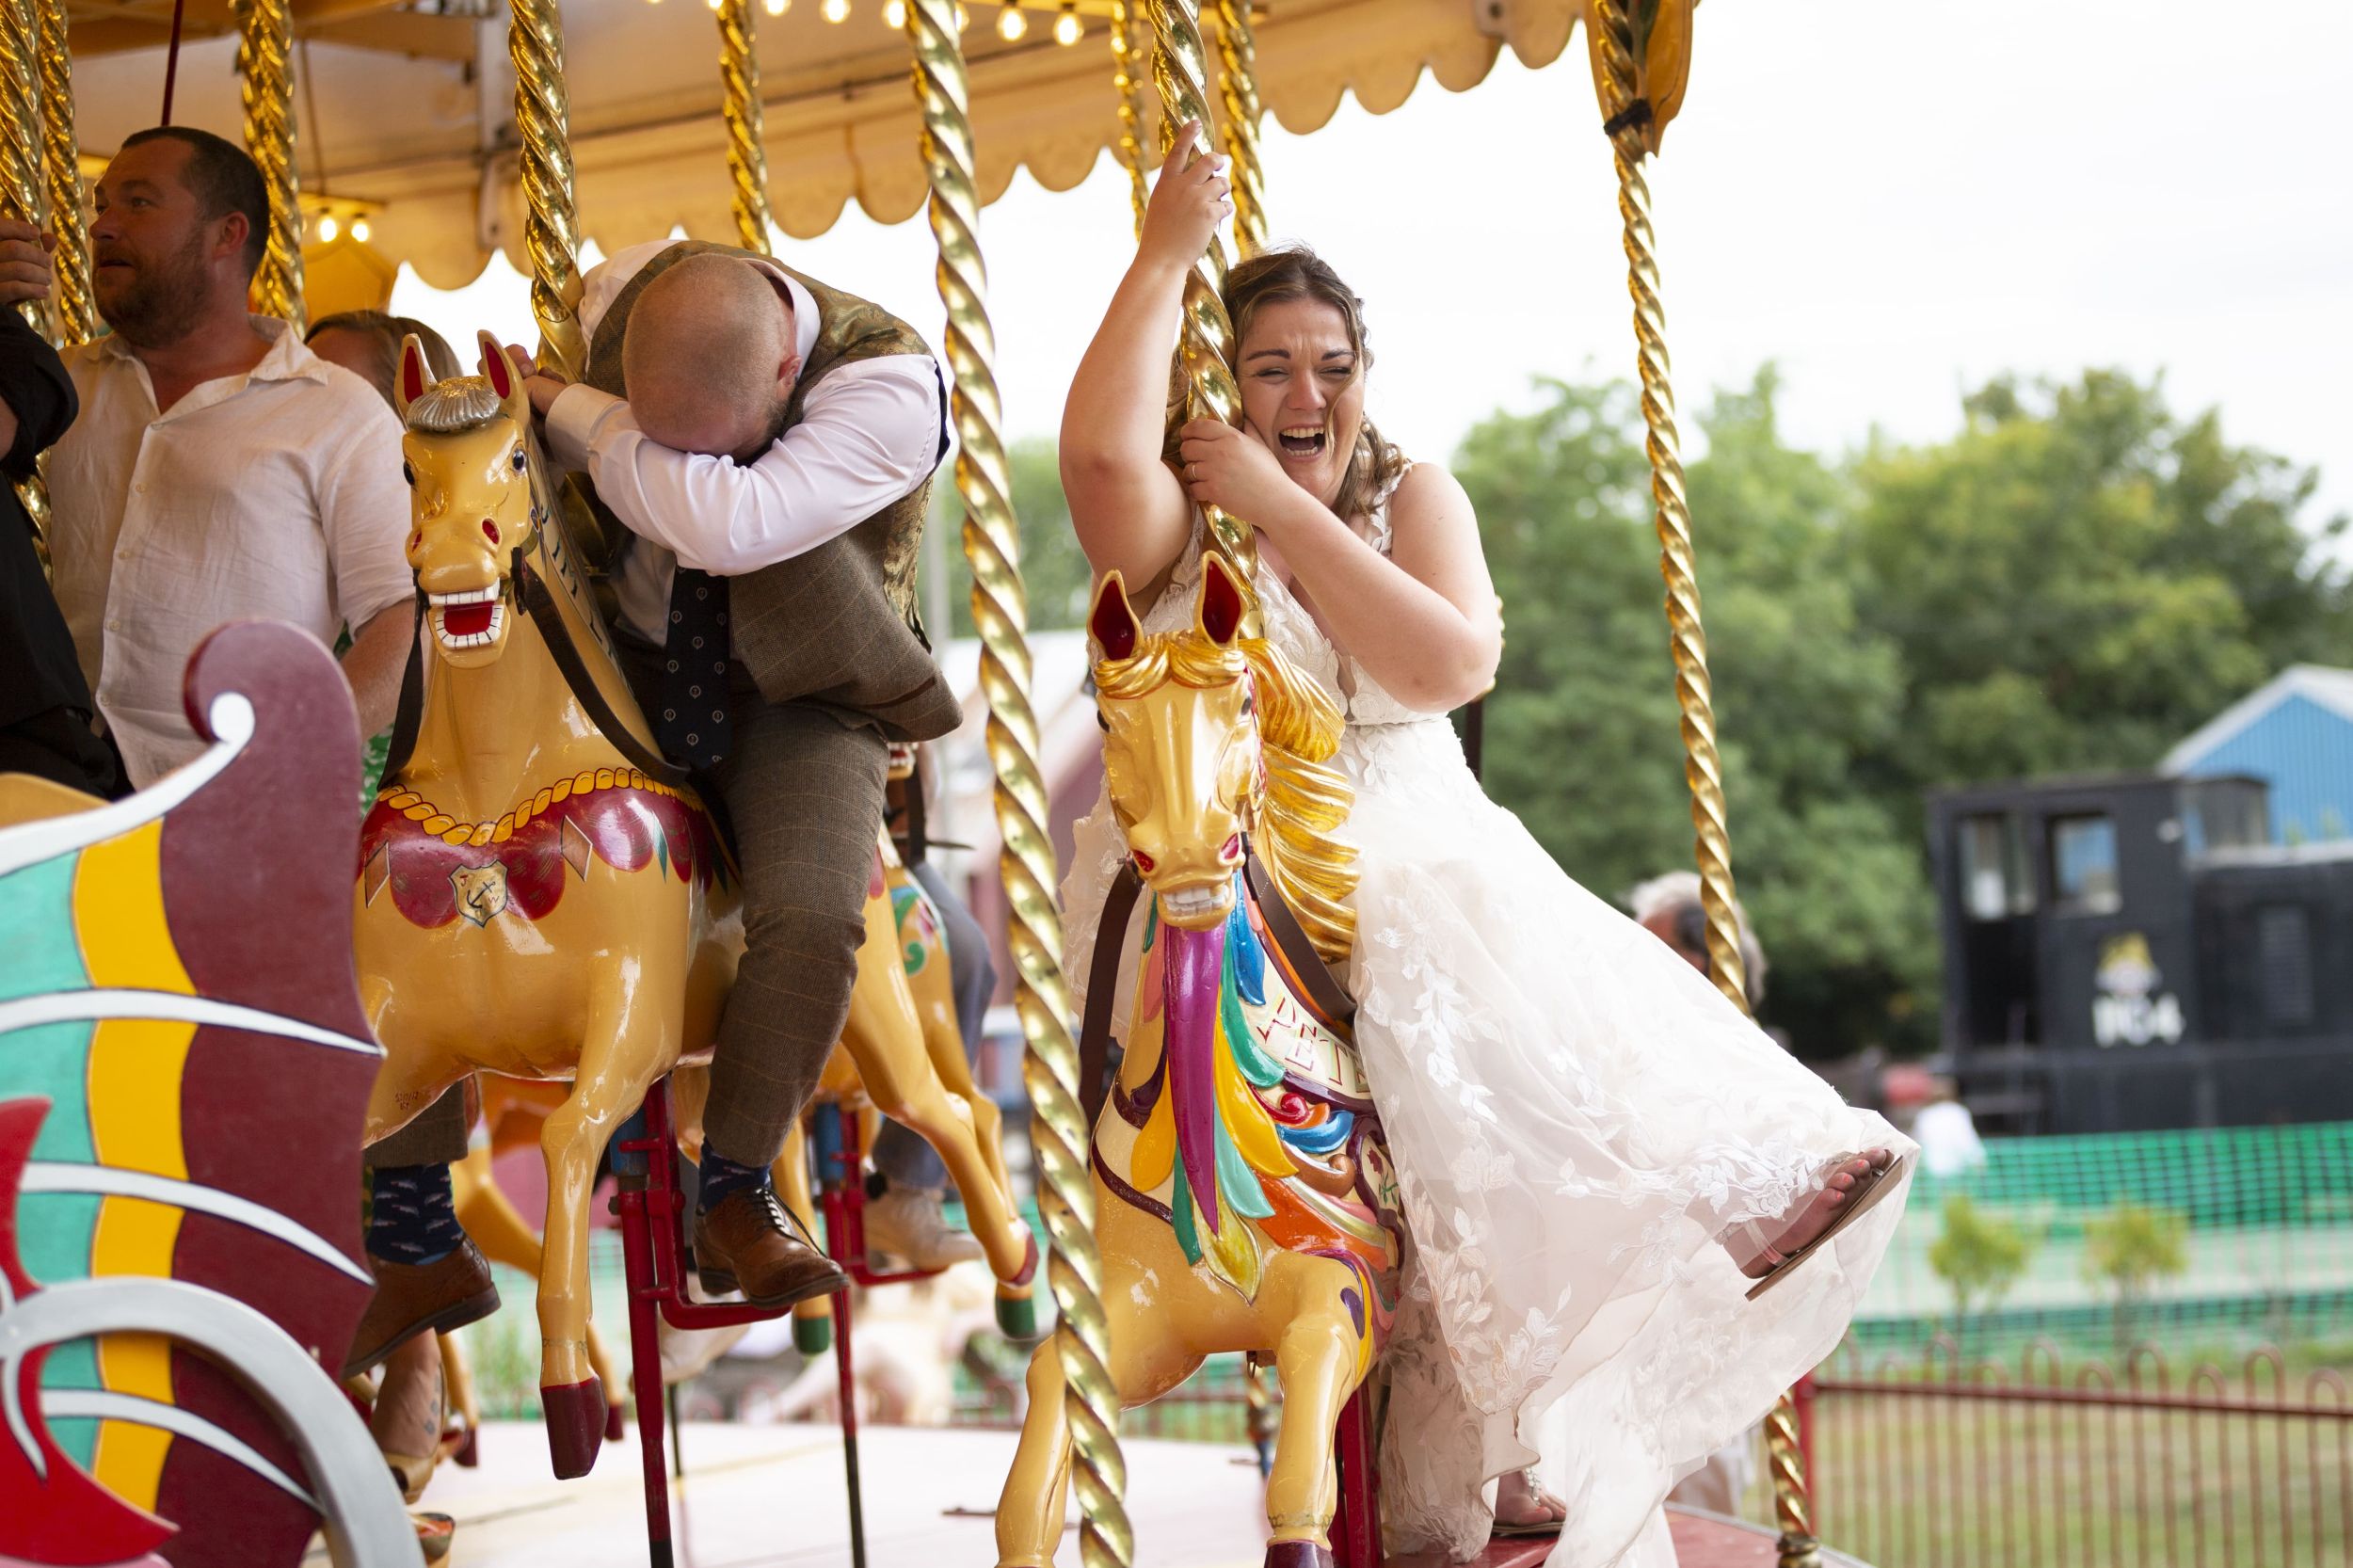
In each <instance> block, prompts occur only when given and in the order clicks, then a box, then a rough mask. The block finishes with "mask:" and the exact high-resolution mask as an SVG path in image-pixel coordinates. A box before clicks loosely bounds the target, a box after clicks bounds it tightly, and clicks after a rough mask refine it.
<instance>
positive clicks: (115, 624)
mask: <svg viewBox="0 0 2353 1568" xmlns="http://www.w3.org/2000/svg"><path fill="white" fill-rule="evenodd" d="M106 630H107V631H109V632H120V631H121V630H122V623H121V622H120V621H119V620H110V621H108V622H107V623H106Z"/></svg>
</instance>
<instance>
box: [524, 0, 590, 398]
mask: <svg viewBox="0 0 2353 1568" xmlns="http://www.w3.org/2000/svg"><path fill="white" fill-rule="evenodd" d="M506 50H507V54H508V55H509V56H511V57H512V58H513V60H514V62H515V124H516V128H517V129H518V130H519V131H520V133H521V135H522V142H523V156H522V177H523V199H524V203H525V210H524V215H523V248H524V249H525V250H526V251H528V252H530V256H531V312H532V314H534V315H536V316H537V317H538V318H539V345H540V346H539V352H540V357H541V359H542V360H543V361H544V362H545V363H546V364H547V366H548V368H549V369H551V370H553V371H555V372H556V373H557V374H558V375H560V376H563V377H564V378H565V379H567V380H578V379H579V378H580V373H581V372H582V371H583V370H584V369H585V368H586V365H587V361H588V353H587V345H586V344H584V343H583V342H582V341H581V335H580V232H579V222H578V219H577V218H576V216H574V215H575V212H576V208H575V206H574V204H573V199H572V143H571V105H570V100H569V99H568V96H567V95H566V92H565V88H564V23H563V19H562V18H561V17H559V16H557V15H556V11H555V0H513V5H512V7H511V8H510V9H509V11H508V17H507V28H506Z"/></svg>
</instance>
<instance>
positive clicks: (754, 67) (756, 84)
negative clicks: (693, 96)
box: [719, 0, 768, 256]
mask: <svg viewBox="0 0 2353 1568" xmlns="http://www.w3.org/2000/svg"><path fill="white" fill-rule="evenodd" d="M752 26H753V24H752V7H751V0H719V82H720V85H721V86H722V87H723V88H725V89H726V91H727V102H726V103H725V104H723V105H722V106H721V110H720V112H721V114H722V115H723V116H724V117H725V119H726V120H727V122H728V178H729V179H730V180H732V181H733V182H734V184H735V233H736V237H737V238H738V239H739V240H741V241H742V242H743V245H744V249H746V250H751V251H757V252H758V253H759V254H760V255H762V256H765V255H767V254H768V149H767V147H766V146H765V144H764V143H763V142H762V141H761V139H760V138H761V127H760V119H761V112H760V40H759V38H758V36H757V35H756V34H755V33H754V32H753V30H752Z"/></svg>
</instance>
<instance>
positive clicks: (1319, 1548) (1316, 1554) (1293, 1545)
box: [1266, 1541, 1332, 1568]
mask: <svg viewBox="0 0 2353 1568" xmlns="http://www.w3.org/2000/svg"><path fill="white" fill-rule="evenodd" d="M1266 1568H1332V1548H1331V1547H1329V1546H1327V1545H1325V1544H1323V1543H1322V1542H1321V1541H1270V1542H1268V1543H1267V1544H1266Z"/></svg>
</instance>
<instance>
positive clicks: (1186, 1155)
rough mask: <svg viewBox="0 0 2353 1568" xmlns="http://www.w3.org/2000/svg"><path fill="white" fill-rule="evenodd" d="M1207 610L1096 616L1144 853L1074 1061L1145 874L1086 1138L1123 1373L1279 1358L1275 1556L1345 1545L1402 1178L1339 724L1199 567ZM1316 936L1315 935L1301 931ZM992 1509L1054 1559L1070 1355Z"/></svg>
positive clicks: (1224, 574)
mask: <svg viewBox="0 0 2353 1568" xmlns="http://www.w3.org/2000/svg"><path fill="white" fill-rule="evenodd" d="M1205 567H1206V569H1205V571H1204V573H1203V579H1202V584H1201V589H1200V593H1199V596H1198V599H1197V600H1196V603H1195V616H1194V624H1193V627H1192V628H1190V629H1188V630H1186V631H1185V632H1178V633H1173V634H1161V635H1146V634H1145V633H1144V632H1143V631H1142V629H1141V627H1140V625H1139V623H1138V622H1137V619H1136V616H1135V615H1134V612H1133V611H1132V609H1131V608H1130V607H1129V605H1128V598H1127V593H1126V590H1125V588H1124V586H1123V585H1122V584H1121V581H1120V578H1119V575H1118V574H1117V573H1116V572H1114V573H1112V575H1111V576H1110V577H1108V578H1107V579H1105V581H1104V583H1103V584H1102V586H1101V587H1100V588H1099V589H1098V590H1097V591H1096V601H1095V606H1094V610H1093V612H1092V614H1091V616H1090V617H1089V630H1090V631H1091V632H1092V633H1093V636H1094V639H1095V642H1096V648H1097V649H1098V651H1099V653H1100V655H1101V657H1100V659H1099V661H1098V662H1097V663H1096V666H1095V680H1096V690H1097V696H1098V700H1099V702H1100V705H1101V710H1102V714H1103V719H1104V724H1105V728H1106V729H1107V731H1108V733H1107V736H1106V739H1105V743H1104V760H1105V766H1106V769H1107V771H1108V772H1109V775H1110V780H1111V799H1112V806H1113V808H1115V809H1116V810H1117V812H1118V813H1119V817H1120V820H1121V822H1122V823H1123V824H1125V825H1126V829H1127V836H1128V849H1129V862H1128V871H1127V872H1124V873H1123V875H1122V877H1121V880H1120V882H1119V884H1118V885H1117V886H1116V887H1115V888H1114V889H1113V892H1112V900H1111V902H1110V904H1109V905H1108V906H1107V907H1106V909H1105V911H1104V916H1103V926H1102V929H1101V930H1100V932H1099V933H1098V935H1097V937H1096V965H1095V969H1094V973H1093V976H1092V977H1091V979H1090V984H1089V991H1088V997H1087V1017H1086V1028H1085V1037H1084V1050H1085V1053H1086V1054H1087V1055H1088V1056H1089V1057H1090V1058H1096V1052H1097V1050H1098V1049H1099V1048H1100V1047H1101V1046H1102V1044H1103V1043H1104V1038H1105V1034H1106V1032H1107V1029H1108V1024H1109V1018H1110V1013H1111V1002H1112V992H1113V991H1114V990H1115V988H1116V984H1117V975H1118V971H1119V965H1120V951H1119V950H1120V948H1121V947H1122V946H1123V944H1124V939H1125V937H1124V934H1125V928H1126V925H1127V921H1128V910H1129V907H1130V906H1131V904H1132V902H1133V900H1134V899H1135V897H1136V894H1137V890H1138V888H1139V886H1142V887H1144V888H1149V889H1150V891H1151V894H1152V899H1151V902H1150V906H1149V907H1148V909H1147V910H1146V913H1145V916H1144V935H1143V937H1142V942H1141V954H1140V961H1139V964H1138V968H1137V980H1136V989H1135V995H1134V1011H1133V1018H1132V1023H1131V1026H1130V1032H1129V1037H1128V1041H1127V1049H1126V1055H1125V1057H1124V1059H1123V1061H1122V1064H1121V1067H1120V1073H1119V1079H1118V1081H1117V1083H1116V1084H1115V1085H1113V1087H1112V1092H1111V1099H1110V1103H1109V1104H1108V1105H1107V1106H1106V1108H1105V1110H1104V1112H1103V1113H1102V1115H1101V1117H1100V1118H1099V1119H1098V1121H1097V1122H1096V1129H1095V1142H1094V1170H1095V1192H1096V1238H1097V1240H1098V1241H1099V1243H1100V1245H1101V1248H1102V1257H1103V1287H1102V1300H1103V1305H1104V1310H1105V1313H1106V1316H1107V1319H1108V1326H1109V1337H1110V1347H1111V1364H1110V1371H1111V1374H1112V1382H1113V1383H1114V1384H1116V1386H1117V1388H1118V1392H1119V1398H1120V1400H1121V1402H1122V1404H1123V1405H1129V1406H1132V1405H1137V1404H1142V1403H1144V1402H1145V1401H1147V1400H1153V1399H1157V1398H1158V1397H1160V1395H1162V1394H1164V1393H1167V1392H1168V1391H1169V1390H1170V1389H1172V1388H1175V1387H1176V1386H1177V1384H1179V1383H1182V1382H1183V1381H1184V1380H1185V1379H1186V1378H1187V1377H1188V1376H1190V1375H1191V1374H1192V1373H1193V1370H1194V1369H1195V1368H1198V1367H1199V1366H1200V1365H1201V1363H1202V1361H1203V1360H1204V1359H1205V1358H1207V1357H1208V1356H1210V1355H1213V1354H1218V1353H1221V1352H1250V1353H1252V1354H1254V1355H1256V1356H1257V1357H1259V1358H1261V1359H1263V1360H1265V1361H1268V1362H1271V1363H1273V1365H1274V1367H1275V1368H1277V1370H1278V1371H1279V1373H1280V1374H1281V1377H1282V1382H1283V1394H1284V1399H1283V1413H1282V1419H1281V1426H1280V1429H1279V1432H1278V1433H1277V1435H1276V1439H1275V1448H1274V1462H1273V1471H1272V1473H1271V1475H1270V1476H1269V1478H1268V1481H1267V1494H1266V1496H1267V1520H1268V1523H1269V1525H1270V1526H1271V1527H1272V1528H1273V1540H1272V1541H1271V1542H1270V1544H1269V1545H1268V1548H1267V1561H1268V1563H1269V1564H1270V1565H1274V1564H1282V1565H1285V1568H1306V1565H1309V1564H1315V1563H1323V1564H1327V1565H1328V1564H1329V1562H1330V1561H1331V1557H1330V1547H1329V1540H1328V1532H1329V1530H1330V1528H1331V1524H1332V1516H1333V1512H1334V1510H1335V1508H1336V1506H1337V1501H1338V1497H1337V1492H1336V1489H1335V1486H1334V1479H1333V1478H1334V1473H1335V1471H1334V1464H1333V1456H1334V1440H1333V1428H1334V1424H1335V1422H1336V1421H1337V1419H1338V1416H1339V1415H1340V1411H1341V1407H1342V1406H1343V1405H1344V1404H1345V1403H1346V1402H1347V1400H1349V1398H1350V1396H1351V1395H1352V1394H1353V1392H1354V1391H1355V1389H1356V1387H1357V1385H1358V1384H1360V1383H1361V1382H1362V1381H1363V1379H1364V1377H1365V1374H1366V1373H1367V1371H1368V1370H1369V1368H1370V1367H1371V1365H1372V1358H1373V1355H1374V1353H1375V1352H1376V1350H1377V1348H1378V1346H1379V1342H1380V1339H1381V1336H1382V1333H1383V1331H1384V1329H1385V1325H1386V1323H1387V1321H1388V1320H1389V1317H1390V1315H1391V1309H1392V1306H1393V1304H1394V1302H1395V1294H1396V1288H1397V1278H1398V1267H1399V1248H1400V1238H1401V1234H1402V1231H1401V1221H1400V1219H1399V1210H1398V1202H1397V1193H1396V1186H1395V1176H1394V1173H1393V1172H1392V1170H1391V1168H1390V1165H1389V1160H1388V1154H1387V1150H1386V1147H1385V1144H1384V1142H1383V1139H1382V1133H1381V1126H1380V1121H1379V1118H1378V1115H1377V1113H1376V1112H1375V1111H1374V1109H1373V1105H1372V1100H1371V1096H1370V1093H1369V1089H1368V1087H1367V1085H1366V1083H1365V1080H1364V1074H1363V1070H1362V1067H1361V1065H1360V1064H1359V1063H1358V1060H1357V1056H1356V1050H1355V1047H1354V1045H1353V1038H1352V1032H1351V1017H1352V1014H1353V1009H1352V1008H1351V1006H1350V1004H1349V1001H1348V998H1347V995H1346V993H1345V992H1344V991H1343V990H1342V989H1341V988H1340V986H1339V985H1338V984H1337V983H1336V982H1335V981H1334V980H1333V978H1332V975H1331V973H1330V971H1329V970H1328V968H1326V966H1327V964H1329V963H1331V962H1336V961H1338V960H1340V959H1342V958H1344V957H1345V955H1346V953H1347V951H1348V944H1349V941H1350V939H1351V935H1352V931H1351V926H1350V921H1349V916H1348V912H1347V910H1346V908H1345V907H1344V900H1345V898H1346V896H1347V893H1348V892H1349V890H1350V888H1351V887H1352V885H1353V872H1352V871H1351V867H1350V856H1349V852H1348V851H1346V850H1345V849H1344V848H1343V847H1341V846H1339V845H1337V844H1336V843H1334V842H1333V841H1332V840H1331V839H1330V835H1331V833H1332V832H1333V830H1334V829H1336V828H1337V827H1338V826H1340V824H1341V822H1342V821H1343V819H1344V817H1345V814H1346V801H1347V799H1348V794H1347V786H1346V784H1345V782H1344V781H1342V780H1341V779H1340V778H1339V777H1338V776H1337V774H1336V773H1334V772H1333V770H1331V769H1330V768H1329V767H1328V766H1327V765H1326V760H1327V759H1329V758H1330V756H1331V755H1332V753H1333V751H1334V749H1335V748H1336V747H1337V744H1338V743H1339V737H1340V728H1341V722H1342V721H1341V715H1340V712H1339V711H1338V709H1337V707H1336V706H1335V705H1334V704H1333V702H1332V699H1331V698H1330V697H1329V696H1327V695H1326V694H1325V693H1324V692H1323V691H1322V689H1321V687H1320V686H1318V685H1317V684H1316V682H1315V681H1314V680H1313V679H1312V678H1310V677H1308V676H1307V675H1305V673H1304V672H1302V671H1300V670H1299V669H1298V668H1296V667H1295V666H1294V665H1292V664H1290V663H1289V661H1288V660H1287V659H1286V658H1285V657H1284V656H1283V655H1282V654H1281V652H1280V651H1278V650H1277V649H1276V648H1273V646H1272V645H1271V644H1269V643H1267V642H1265V641H1263V640H1261V639H1257V638H1252V637H1245V636H1243V635H1241V624H1242V616H1243V606H1244V598H1243V589H1242V586H1241V583H1240V582H1239V580H1237V579H1236V578H1235V577H1234V576H1233V575H1232V573H1230V572H1229V571H1228V570H1227V569H1226V568H1225V564H1224V562H1223V561H1222V560H1220V559H1219V558H1217V557H1214V556H1212V557H1210V558H1209V560H1208V561H1206V562H1205ZM1310 933H1312V936H1311V935H1310ZM1029 1392H1030V1407H1029V1416H1028V1419H1027V1421H1026V1423H1025V1424H1024V1426H1023V1428H1022V1432H1021V1446H1020V1451H1019V1453H1018V1455H1017V1456H1016V1460H1015V1463H1014V1467H1013V1471H1012V1474H1011V1475H1010V1476H1009V1477H1008V1478H1007V1480H1006V1482H1005V1491H1004V1496H1003V1499H1002V1501H1001V1502H1000V1505H999V1507H998V1512H997V1553H998V1561H999V1562H1000V1564H1004V1565H1020V1568H1046V1565H1047V1564H1049V1563H1051V1562H1052V1561H1053V1558H1054V1548H1055V1545H1056V1544H1057V1542H1058V1541H1059V1540H1060V1538H1061V1535H1062V1528H1063V1509H1064V1492H1065V1489H1066V1487H1067V1484H1068V1470H1069V1463H1070V1432H1069V1427H1068V1423H1067V1421H1066V1419H1065V1417H1064V1409H1063V1373H1062V1367H1061V1363H1060V1360H1059V1358H1058V1356H1057V1354H1056V1352H1055V1350H1054V1348H1053V1346H1052V1344H1051V1343H1050V1342H1049V1343H1048V1344H1047V1345H1046V1346H1044V1347H1042V1348H1041V1350H1040V1352H1039V1353H1038V1354H1037V1355H1036V1356H1035V1357H1033V1358H1032V1361H1031V1363H1030V1376H1029Z"/></svg>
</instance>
